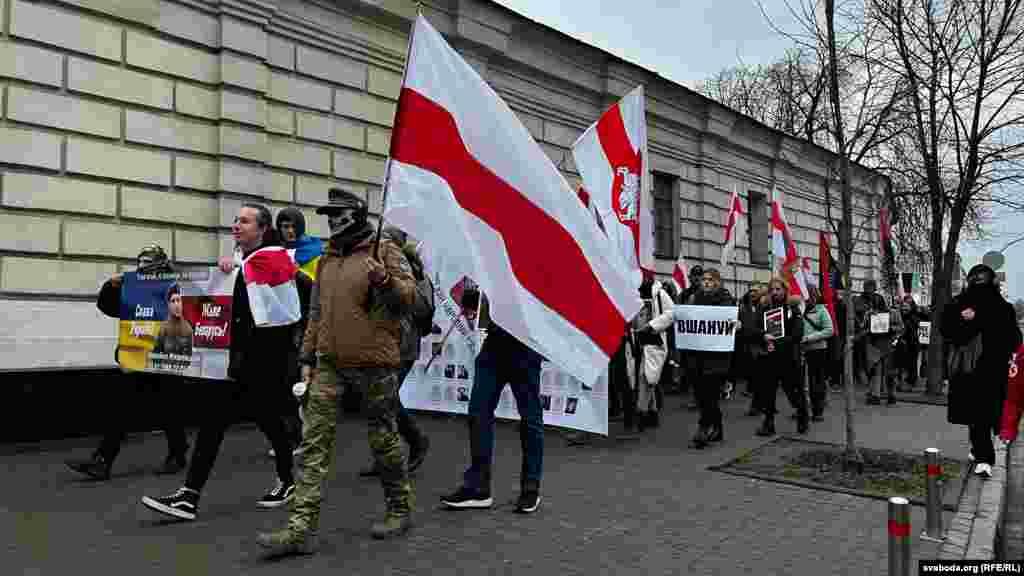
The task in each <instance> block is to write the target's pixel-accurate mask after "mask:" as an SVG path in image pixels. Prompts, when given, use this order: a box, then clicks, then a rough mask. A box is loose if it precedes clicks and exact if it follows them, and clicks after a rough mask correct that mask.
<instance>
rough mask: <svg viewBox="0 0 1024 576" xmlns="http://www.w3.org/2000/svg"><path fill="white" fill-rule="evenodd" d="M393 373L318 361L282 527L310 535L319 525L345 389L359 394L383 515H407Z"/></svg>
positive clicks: (408, 487)
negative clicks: (301, 452)
mask: <svg viewBox="0 0 1024 576" xmlns="http://www.w3.org/2000/svg"><path fill="white" fill-rule="evenodd" d="M399 384H400V383H399V381H398V371H397V370H396V369H393V368H379V367H378V368H340V369H339V368H337V367H335V365H334V363H333V362H332V361H331V360H330V359H329V358H324V357H321V358H320V365H319V367H318V372H317V376H316V378H315V379H314V380H313V384H312V386H311V387H310V391H309V399H308V402H309V404H308V405H307V406H306V408H305V418H306V422H305V426H303V430H302V446H303V448H304V449H305V452H304V457H303V465H302V474H301V475H300V477H299V479H298V481H297V482H296V486H295V500H294V502H293V503H292V510H291V516H290V517H289V518H288V528H289V530H290V531H291V532H292V533H294V534H306V533H312V532H315V531H316V530H317V528H318V526H319V521H320V506H321V503H322V501H323V490H324V481H325V480H326V479H327V476H328V475H329V473H330V469H331V463H332V462H331V461H332V459H333V458H334V442H335V434H336V432H337V428H338V412H339V410H338V403H339V402H340V400H341V396H342V393H343V392H344V391H345V389H346V388H347V387H349V386H355V387H358V389H359V390H361V391H362V392H363V398H364V402H365V404H364V408H365V410H364V411H365V413H366V419H367V424H368V430H367V436H368V439H369V444H370V450H371V451H372V452H373V457H374V460H375V461H376V464H377V467H378V469H379V470H380V481H381V485H382V486H383V487H384V498H385V501H386V503H387V514H388V516H391V517H404V516H408V515H409V514H410V512H411V511H412V507H413V490H412V484H411V482H410V481H409V474H408V471H407V470H406V460H405V455H404V454H403V453H402V442H401V439H400V436H399V434H398V425H397V423H396V413H397V410H398V397H397V395H398V386H399Z"/></svg>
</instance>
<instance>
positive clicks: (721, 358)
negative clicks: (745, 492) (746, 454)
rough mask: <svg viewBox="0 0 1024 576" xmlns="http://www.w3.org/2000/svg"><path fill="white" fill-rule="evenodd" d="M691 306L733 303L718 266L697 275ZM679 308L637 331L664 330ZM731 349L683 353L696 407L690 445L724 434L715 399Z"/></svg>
mask: <svg viewBox="0 0 1024 576" xmlns="http://www.w3.org/2000/svg"><path fill="white" fill-rule="evenodd" d="M688 304H690V305H693V306H736V299H735V298H733V296H732V294H730V293H729V291H728V290H726V289H725V288H724V287H722V277H721V275H720V274H719V273H718V270H715V269H714V268H709V269H707V270H705V271H704V275H703V277H702V278H701V289H700V291H699V292H697V293H696V294H694V296H693V298H692V299H691V300H690V302H688ZM679 310H680V309H679V308H674V309H672V310H669V311H666V312H664V313H662V314H660V315H658V316H657V317H655V318H654V319H652V320H651V321H650V323H648V324H647V326H645V327H644V329H643V330H641V334H644V333H651V332H656V333H660V332H664V331H665V330H666V329H667V328H668V327H670V326H672V325H674V323H675V322H676V321H677V320H682V319H683V318H681V317H680V316H679ZM732 354H733V353H732V352H708V351H690V352H689V353H688V354H687V356H686V372H687V377H689V378H692V379H693V382H694V391H695V392H696V396H697V403H698V406H699V407H700V422H699V423H698V428H697V433H696V434H695V435H694V437H693V441H692V446H693V447H694V448H698V449H701V448H705V447H707V445H708V444H711V443H713V442H721V441H722V440H723V438H724V436H725V434H724V430H723V428H722V410H721V408H720V407H719V401H720V400H721V395H722V385H723V384H724V383H725V378H726V377H727V376H728V375H729V370H730V367H731V362H732Z"/></svg>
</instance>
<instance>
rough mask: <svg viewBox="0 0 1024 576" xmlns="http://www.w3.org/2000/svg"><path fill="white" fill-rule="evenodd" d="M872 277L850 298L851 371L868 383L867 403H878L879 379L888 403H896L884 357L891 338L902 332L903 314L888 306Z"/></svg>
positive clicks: (879, 395)
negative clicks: (854, 324) (854, 363)
mask: <svg viewBox="0 0 1024 576" xmlns="http://www.w3.org/2000/svg"><path fill="white" fill-rule="evenodd" d="M877 289H878V284H877V283H876V282H875V281H874V280H865V281H864V292H863V293H862V294H861V295H860V296H859V297H858V298H857V299H856V300H855V301H854V308H855V314H856V317H857V333H856V334H857V335H856V337H855V340H857V343H858V350H857V352H858V354H857V357H858V358H857V359H858V360H859V362H857V364H858V366H856V367H855V373H856V374H858V375H860V377H861V378H862V379H863V380H864V381H866V383H867V385H868V386H869V391H868V397H867V403H868V404H881V403H882V381H883V380H884V381H885V383H886V389H887V391H888V403H889V404H895V403H896V394H895V381H894V380H892V379H890V378H888V374H887V372H888V371H887V367H888V359H889V357H890V356H891V355H892V350H893V342H894V341H895V340H896V339H897V338H899V337H900V335H901V334H903V318H902V317H901V316H900V314H899V311H898V310H890V309H889V306H888V305H887V304H886V303H885V298H884V297H882V295H881V294H879V293H878V292H877V291H876V290H877Z"/></svg>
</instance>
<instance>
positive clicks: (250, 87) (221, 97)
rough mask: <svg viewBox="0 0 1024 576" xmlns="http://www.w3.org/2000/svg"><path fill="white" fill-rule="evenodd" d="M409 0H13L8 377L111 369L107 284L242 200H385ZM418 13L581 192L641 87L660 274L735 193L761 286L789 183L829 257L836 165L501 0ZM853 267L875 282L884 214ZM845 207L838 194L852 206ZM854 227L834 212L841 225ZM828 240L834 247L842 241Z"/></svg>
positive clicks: (867, 192)
mask: <svg viewBox="0 0 1024 576" xmlns="http://www.w3.org/2000/svg"><path fill="white" fill-rule="evenodd" d="M415 6H416V3H415V2H413V1H412V0H0V102H2V116H0V314H2V315H3V317H4V319H5V320H6V321H5V322H4V323H3V327H2V328H0V370H28V369H61V368H75V367H103V366H112V365H113V353H112V350H113V347H114V343H115V338H116V335H115V334H116V330H115V325H114V323H113V322H112V321H111V320H110V319H108V318H106V317H103V316H102V315H101V314H100V313H99V312H98V311H97V310H96V308H95V306H94V299H95V295H96V292H97V290H98V289H99V287H100V285H101V284H102V282H103V281H105V280H106V279H107V278H108V277H109V276H111V275H112V274H115V273H117V272H119V271H124V270H130V269H132V268H133V264H134V258H135V256H136V254H137V252H138V250H139V248H141V247H142V246H143V245H145V244H148V243H150V242H157V243H159V244H160V245H162V246H163V247H164V248H165V249H166V250H167V252H168V254H169V255H170V256H171V257H172V258H173V259H174V260H175V261H176V262H177V263H179V264H183V265H212V264H213V263H214V262H215V261H216V259H217V257H218V256H219V255H223V254H227V253H229V251H230V249H231V238H230V226H231V223H232V220H233V218H234V216H235V214H236V213H237V210H238V208H239V205H240V204H241V203H242V202H244V201H260V202H264V203H266V204H268V205H269V206H270V207H271V209H272V210H274V211H276V210H278V209H280V208H282V207H284V206H288V205H293V206H297V207H299V208H300V209H302V210H303V211H304V212H305V214H306V216H307V222H308V224H307V227H308V229H309V231H310V232H311V233H313V234H315V235H319V236H325V228H326V222H325V221H324V220H323V219H322V218H320V217H317V216H316V215H315V214H314V212H313V211H314V209H315V207H316V206H318V205H320V204H322V203H324V202H326V198H327V189H328V187H330V186H332V185H341V186H344V187H347V188H349V189H352V190H355V191H357V192H358V193H360V194H364V195H366V197H367V198H368V200H369V202H370V204H371V207H372V210H374V211H378V210H379V209H380V207H381V193H380V191H381V184H382V180H383V176H384V165H385V159H386V154H387V150H388V145H389V137H390V128H391V125H392V121H393V117H394V112H395V105H396V99H397V96H398V92H399V89H400V85H401V78H402V70H403V63H404V59H405V51H406V44H407V39H408V33H409V30H410V26H411V22H412V19H413V18H414V17H415V14H416V7H415ZM422 10H423V12H424V14H425V15H426V16H427V17H428V18H429V19H430V20H431V22H432V23H433V24H434V25H435V26H436V27H437V28H438V30H440V31H441V32H442V33H443V34H445V35H446V36H447V37H448V38H449V41H450V42H451V43H452V45H453V46H454V47H455V48H456V49H458V50H459V51H460V52H461V53H462V54H463V55H464V56H465V57H466V59H467V61H469V62H470V63H471V64H472V65H473V66H474V67H475V68H476V69H477V70H478V71H479V72H480V73H481V75H482V76H483V77H484V78H485V79H486V80H487V82H489V83H490V84H491V86H493V87H494V88H495V90H496V91H497V92H498V93H499V94H500V95H501V96H502V98H504V99H505V101H506V102H507V103H508V104H509V106H511V107H512V109H513V110H514V111H515V112H516V113H517V114H518V115H519V117H520V118H521V119H522V121H523V123H524V124H525V125H526V126H527V127H528V129H529V130H530V132H531V133H532V134H533V136H534V137H535V138H536V139H537V141H538V142H539V143H540V145H541V146H542V147H543V149H544V150H545V152H546V153H547V154H548V155H549V156H550V158H551V159H552V161H553V162H554V163H555V164H556V165H557V166H558V167H559V168H560V169H561V170H562V171H563V172H564V173H565V175H566V177H567V178H568V179H570V181H571V182H572V183H573V184H575V183H578V182H579V177H578V174H577V173H576V170H575V167H574V166H573V160H572V154H571V152H570V147H571V145H572V143H573V141H574V140H575V139H576V138H577V137H578V136H579V135H580V134H581V133H582V131H583V129H584V128H585V127H586V126H587V125H589V124H590V123H592V122H594V121H595V120H596V119H597V117H598V116H599V115H600V113H601V112H602V111H603V110H604V109H606V108H607V107H608V106H610V105H611V104H613V103H614V102H615V101H617V100H618V98H620V97H621V96H622V95H624V94H625V93H626V92H628V91H629V90H631V89H632V88H634V87H635V86H637V85H639V84H643V85H645V91H646V95H647V110H648V134H649V138H650V144H649V151H650V156H651V158H650V167H651V169H652V171H653V173H654V174H653V176H654V177H653V191H652V192H653V197H654V207H653V209H654V211H655V228H656V231H655V234H656V239H655V240H656V242H655V245H656V251H657V254H656V255H657V257H658V264H657V266H658V271H659V272H660V273H662V274H668V273H670V272H671V270H672V266H673V263H674V261H675V260H676V258H677V257H678V256H680V253H681V254H682V256H684V257H685V258H686V259H687V261H688V263H690V264H691V265H693V264H702V265H704V266H708V265H713V264H715V263H717V261H718V259H719V257H720V253H721V240H722V233H723V218H724V215H725V210H726V208H727V206H728V198H729V195H730V193H731V192H732V191H733V189H736V190H739V192H740V194H741V196H742V197H743V198H744V203H745V205H746V206H747V207H748V208H749V212H750V222H749V230H750V234H749V236H750V238H749V240H748V241H747V242H745V243H744V245H742V246H740V247H739V248H738V250H737V254H736V260H737V262H736V264H735V265H729V266H727V267H726V269H725V270H722V272H723V276H724V277H725V278H726V279H727V284H728V285H729V286H730V287H731V288H733V289H743V288H745V286H746V285H747V284H748V283H749V282H750V281H752V280H754V279H755V278H765V277H767V275H768V273H769V272H768V246H769V236H768V234H769V228H768V202H769V199H770V191H771V189H772V187H773V185H774V186H776V187H777V189H778V190H779V191H780V192H781V193H782V195H783V197H784V205H785V207H786V211H787V216H788V219H789V224H790V225H791V226H792V228H793V230H794V235H795V237H796V241H797V243H798V246H799V251H800V254H801V256H805V257H809V258H811V259H812V260H815V261H816V260H817V257H818V246H817V242H818V231H819V230H826V229H827V224H826V219H825V218H826V215H827V214H828V211H827V206H826V203H825V182H826V178H827V174H828V166H829V164H830V163H831V162H832V161H833V160H834V158H833V156H832V155H831V154H830V153H829V152H827V151H826V150H823V149H821V148H819V147H816V146H813V145H811V144H809V143H806V142H803V141H801V140H798V139H795V138H792V137H789V136H785V135H783V134H781V133H779V132H776V131H773V130H771V129H769V128H767V127H765V126H763V125H761V124H758V123H756V122H754V121H753V120H751V119H749V118H746V117H744V116H741V115H739V114H737V113H735V112H733V111H731V110H729V109H727V108H725V107H723V106H721V105H719V104H717V103H715V102H713V101H710V100H708V99H706V98H704V97H703V96H701V95H699V94H697V93H695V92H693V91H691V90H689V89H686V88H684V87H682V86H680V85H678V84H674V83H672V82H669V81H667V80H666V79H664V78H662V77H660V76H658V75H657V74H656V73H654V72H652V71H648V70H645V69H643V68H641V67H639V66H636V65H634V64H630V63H628V62H625V61H623V60H621V59H619V58H616V57H614V56H612V55H610V54H608V53H606V52H603V51H601V50H599V49H597V48H595V47H593V46H589V45H587V44H584V43H582V42H579V41H577V40H574V39H572V38H569V37H567V36H565V35H563V34H561V33H559V32H557V31H555V30H552V29H550V28H547V27H545V26H543V25H540V24H538V23H536V22H533V21H531V20H529V19H527V18H524V17H522V16H520V15H518V14H516V13H514V12H512V11H510V10H508V9H506V8H504V7H502V6H501V5H500V4H499V3H496V2H492V1H490V0H430V1H426V2H423V5H422ZM854 184H855V187H856V189H857V198H856V202H857V207H858V214H857V221H858V222H860V223H863V224H864V225H865V227H866V233H865V234H862V235H861V237H862V241H861V242H860V243H859V245H858V252H857V254H856V256H855V265H856V268H855V270H854V272H853V277H854V280H855V285H856V282H857V281H859V280H860V279H863V278H866V277H869V276H875V275H877V272H876V271H875V270H876V268H877V266H878V261H879V259H878V257H877V254H878V250H877V244H876V243H875V242H874V241H873V239H875V238H876V237H877V232H876V228H875V227H873V226H874V224H873V223H872V220H873V218H871V216H870V214H871V213H870V210H869V209H868V206H870V205H871V204H872V198H873V197H875V196H877V195H878V194H880V193H881V191H882V190H884V183H883V182H882V179H881V178H880V177H878V175H877V174H874V173H871V172H868V171H867V170H864V169H860V168H857V169H856V170H855V175H854ZM835 204H838V199H836V200H835ZM833 213H834V214H836V215H838V213H837V212H833ZM833 245H835V238H834V236H833Z"/></svg>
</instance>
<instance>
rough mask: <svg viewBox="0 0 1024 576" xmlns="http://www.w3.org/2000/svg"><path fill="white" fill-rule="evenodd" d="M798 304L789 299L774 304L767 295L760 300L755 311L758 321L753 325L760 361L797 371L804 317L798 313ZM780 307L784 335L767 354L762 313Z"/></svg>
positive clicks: (802, 337)
mask: <svg viewBox="0 0 1024 576" xmlns="http://www.w3.org/2000/svg"><path fill="white" fill-rule="evenodd" d="M798 303H799V301H798V300H792V299H789V300H787V301H786V303H785V304H783V305H780V304H774V303H772V302H770V300H769V297H768V296H767V295H766V296H765V297H764V298H763V299H762V300H761V305H760V306H759V307H758V309H757V311H758V318H760V320H758V322H757V324H756V325H755V327H756V330H757V331H756V333H755V338H756V342H757V343H756V346H757V347H758V348H759V349H760V350H759V351H758V354H759V355H760V357H761V359H762V360H768V361H771V362H779V363H782V364H784V365H787V366H788V365H792V366H793V369H794V370H797V369H798V367H799V365H800V352H801V348H800V342H801V341H803V339H804V316H803V314H801V313H800V308H799V307H798ZM780 307H781V308H783V309H784V310H785V320H784V322H785V326H786V328H785V330H786V335H785V336H783V337H782V338H779V339H777V340H775V343H774V344H775V350H774V351H773V352H768V346H767V344H766V343H765V341H764V313H765V312H768V311H769V310H772V309H773V308H780Z"/></svg>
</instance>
